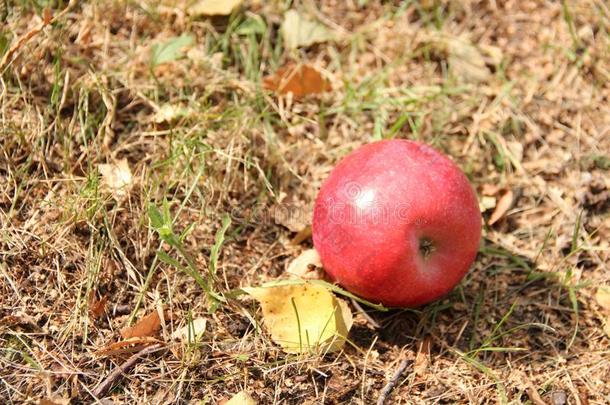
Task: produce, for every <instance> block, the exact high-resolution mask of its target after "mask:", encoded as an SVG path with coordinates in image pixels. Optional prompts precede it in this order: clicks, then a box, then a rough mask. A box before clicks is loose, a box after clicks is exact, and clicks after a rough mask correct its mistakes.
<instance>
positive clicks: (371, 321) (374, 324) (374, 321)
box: [352, 298, 381, 329]
mask: <svg viewBox="0 0 610 405" xmlns="http://www.w3.org/2000/svg"><path fill="white" fill-rule="evenodd" d="M352 304H354V306H355V307H356V309H357V310H358V311H360V313H361V314H362V316H364V318H365V319H366V320H367V321H369V323H370V324H371V325H373V327H374V328H375V329H379V328H380V327H381V325H379V323H378V322H377V321H376V320H374V319H373V318H372V317H371V316H370V315H369V314H367V313H366V312H365V311H364V308H362V305H360V304H359V303H358V301H356V300H355V299H353V298H352Z"/></svg>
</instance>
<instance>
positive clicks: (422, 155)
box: [312, 139, 481, 307]
mask: <svg viewBox="0 0 610 405" xmlns="http://www.w3.org/2000/svg"><path fill="white" fill-rule="evenodd" d="M312 226H313V243H314V247H315V248H316V250H317V251H318V253H319V254H320V259H321V261H322V265H323V267H324V269H325V270H326V272H327V273H328V275H329V276H330V278H331V279H332V280H334V281H336V282H338V283H339V284H340V285H341V286H343V287H344V288H345V289H347V290H348V291H350V292H352V293H354V294H356V295H358V296H361V297H363V298H365V299H367V300H369V301H372V302H376V303H377V302H379V303H382V304H384V305H386V306H390V307H415V306H419V305H422V304H425V303H428V302H431V301H434V300H436V299H438V298H441V297H442V296H444V295H446V294H447V293H448V292H450V291H451V290H452V289H453V288H454V287H455V286H456V284H457V283H458V282H459V281H460V280H461V279H462V277H463V276H464V275H465V274H466V273H467V272H468V269H469V268H470V266H471V264H472V263H473V261H474V259H475V256H476V254H477V250H478V246H479V241H480V238H481V214H480V212H479V205H478V202H477V198H476V195H475V193H474V190H473V188H472V186H471V185H470V183H469V182H468V179H467V178H466V176H465V175H464V173H462V171H461V170H460V169H459V168H458V167H457V166H456V165H455V164H454V163H453V162H452V161H451V160H450V159H449V158H448V157H446V156H445V155H443V154H441V153H440V152H438V151H436V150H435V149H433V148H432V147H430V146H428V145H426V144H423V143H420V142H415V141H410V140H404V139H395V140H386V141H379V142H374V143H370V144H366V145H364V146H362V147H360V148H358V149H357V150H355V151H354V152H352V153H351V154H349V155H348V156H347V157H345V158H344V159H343V160H341V161H340V162H339V163H338V164H337V166H336V167H335V168H334V169H333V171H332V172H331V173H330V175H329V176H328V178H327V179H326V180H325V182H324V183H323V184H322V187H321V189H320V191H319V193H318V196H317V198H316V202H315V206H314V212H313V225H312Z"/></svg>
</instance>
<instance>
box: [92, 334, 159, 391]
mask: <svg viewBox="0 0 610 405" xmlns="http://www.w3.org/2000/svg"><path fill="white" fill-rule="evenodd" d="M161 347H162V344H160V343H157V344H154V345H152V346H148V347H145V348H144V349H142V350H140V351H139V352H137V353H136V354H134V355H133V356H131V357H130V358H129V359H127V361H126V362H125V363H123V364H121V365H120V366H118V367H115V368H114V370H112V371H111V372H110V373H109V374H108V376H106V378H104V381H102V382H101V383H100V384H99V385H98V386H97V387H95V389H94V390H93V391H92V394H93V396H94V397H95V398H102V397H104V396H105V395H106V394H107V393H108V391H110V388H112V386H113V385H114V383H116V382H117V380H118V379H120V378H122V377H123V376H124V375H125V374H126V373H127V372H128V371H129V370H131V368H132V367H133V366H135V364H136V363H137V362H138V360H140V358H141V357H144V356H146V355H147V354H150V353H152V352H154V351H156V350H157V349H159V348H161Z"/></svg>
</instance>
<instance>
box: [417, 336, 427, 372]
mask: <svg viewBox="0 0 610 405" xmlns="http://www.w3.org/2000/svg"><path fill="white" fill-rule="evenodd" d="M430 345H431V340H430V337H429V336H426V337H425V338H424V340H422V342H421V344H420V346H419V351H418V352H417V356H416V357H415V363H414V365H413V372H414V373H415V375H418V376H422V375H423V374H424V373H425V372H426V369H427V368H428V365H429V364H430Z"/></svg>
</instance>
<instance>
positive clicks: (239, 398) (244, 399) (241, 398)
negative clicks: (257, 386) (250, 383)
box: [224, 391, 257, 405]
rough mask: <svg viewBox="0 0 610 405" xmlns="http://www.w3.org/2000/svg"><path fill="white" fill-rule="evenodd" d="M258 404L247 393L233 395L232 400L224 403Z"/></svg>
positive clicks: (227, 404)
mask: <svg viewBox="0 0 610 405" xmlns="http://www.w3.org/2000/svg"><path fill="white" fill-rule="evenodd" d="M256 404H257V402H256V401H255V400H254V398H252V396H251V395H250V394H248V393H247V392H246V391H239V392H238V393H237V394H235V395H233V397H231V399H229V400H228V401H227V402H225V403H224V405H256Z"/></svg>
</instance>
